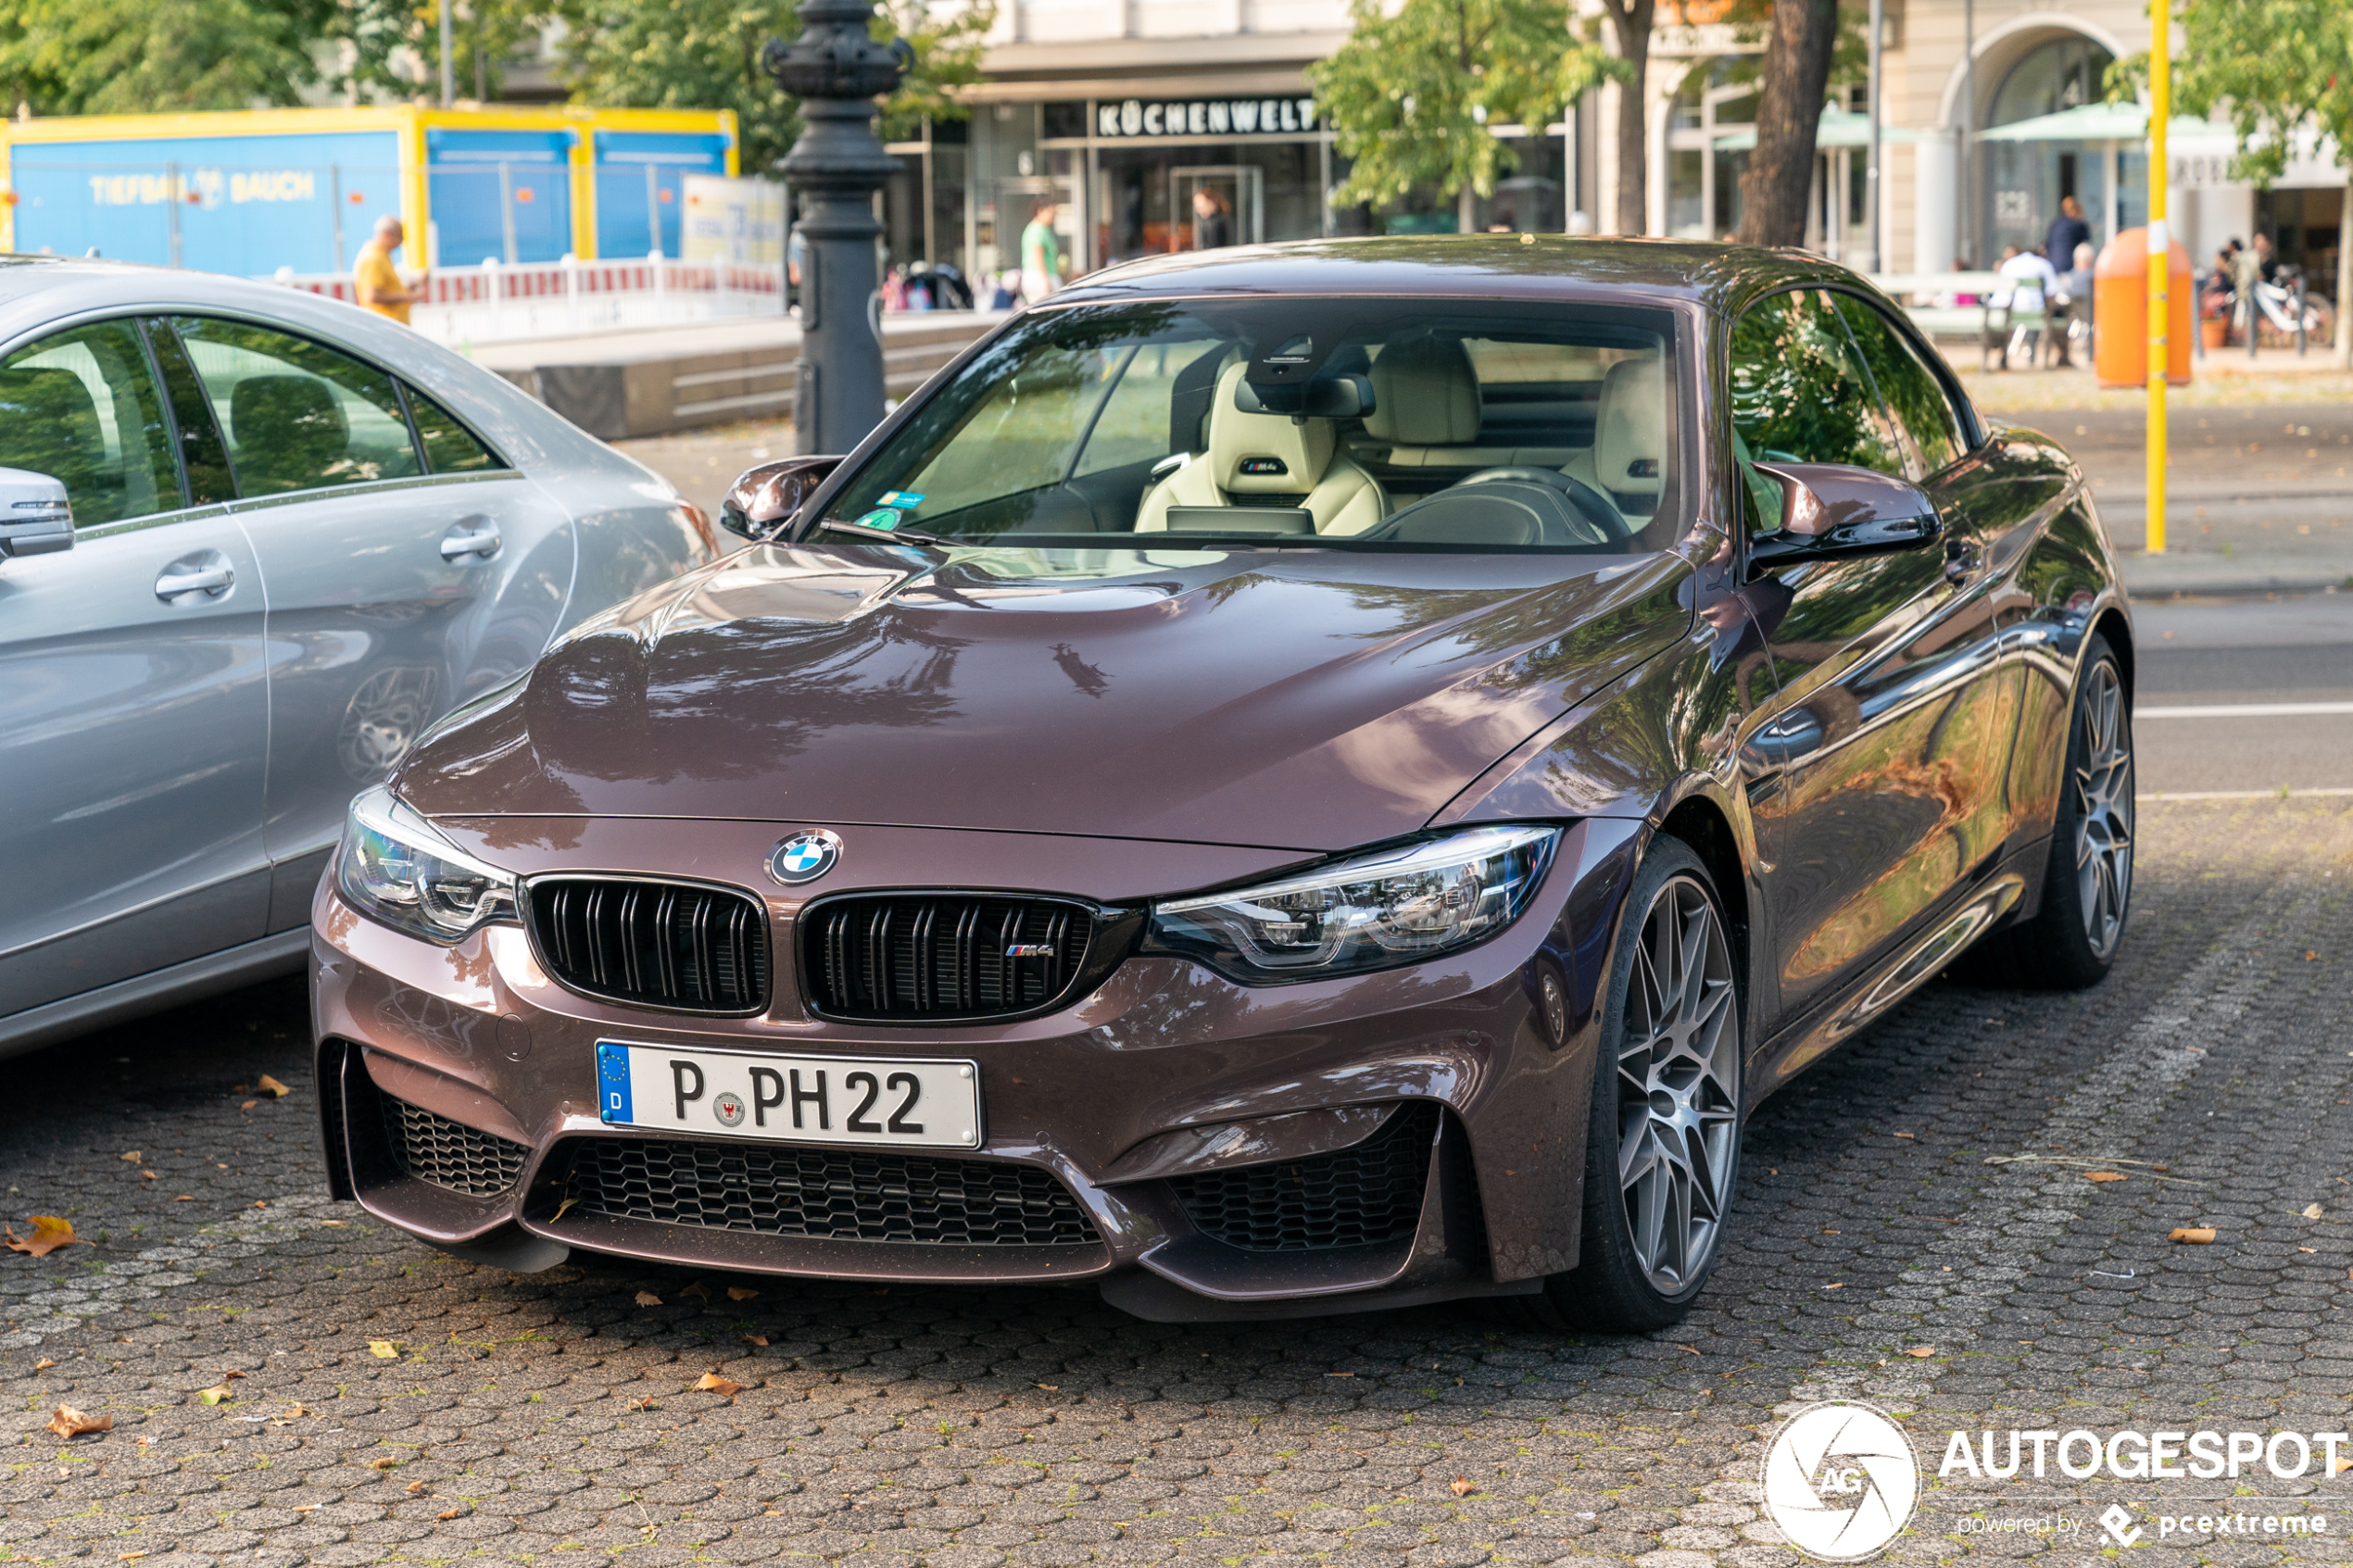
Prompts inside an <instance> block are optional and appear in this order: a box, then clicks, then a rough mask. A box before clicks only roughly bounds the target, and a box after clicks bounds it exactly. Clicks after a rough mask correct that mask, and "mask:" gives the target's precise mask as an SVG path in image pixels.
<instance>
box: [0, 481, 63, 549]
mask: <svg viewBox="0 0 2353 1568" xmlns="http://www.w3.org/2000/svg"><path fill="white" fill-rule="evenodd" d="M72 548H73V508H72V506H71V504H70V503H69V502H68V501H67V500H66V487H65V484H64V483H63V482H62V481H59V480H55V479H51V478H50V477H49V476H48V475H47V474H45V473H31V472H28V471H26V470H23V469H0V556H45V555H48V554H49V553H50V552H52V551H55V550H70V549H72Z"/></svg>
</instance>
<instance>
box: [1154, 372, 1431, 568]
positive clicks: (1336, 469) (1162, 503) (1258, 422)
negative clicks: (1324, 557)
mask: <svg viewBox="0 0 2353 1568" xmlns="http://www.w3.org/2000/svg"><path fill="white" fill-rule="evenodd" d="M1244 369H1246V367H1245V365H1244V364H1243V362H1242V361H1240V360H1239V359H1238V360H1236V361H1235V362H1234V363H1232V364H1230V365H1228V366H1227V367H1226V369H1225V370H1223V371H1222V372H1220V373H1219V375H1218V377H1217V390H1216V392H1215V393H1214V395H1212V397H1211V401H1210V405H1209V450H1208V451H1206V452H1196V453H1194V454H1193V455H1192V456H1190V457H1189V458H1186V460H1185V464H1184V466H1183V467H1182V468H1179V469H1177V470H1176V471H1175V472H1173V473H1171V474H1169V475H1168V477H1167V478H1165V479H1164V480H1162V481H1161V482H1160V483H1158V484H1155V485H1153V486H1152V487H1151V489H1149V490H1147V491H1145V492H1144V499H1143V504H1142V505H1141V506H1140V507H1139V508H1137V513H1136V532H1137V533H1163V532H1165V531H1166V529H1167V527H1168V508H1171V507H1230V506H1233V505H1235V500H1234V497H1236V496H1238V495H1241V496H1249V497H1252V499H1253V500H1255V499H1257V498H1259V497H1264V500H1263V501H1262V502H1260V504H1263V505H1290V506H1299V507H1304V508H1307V512H1308V515H1309V516H1310V517H1312V518H1314V519H1315V532H1316V533H1341V534H1346V533H1363V532H1365V530H1366V529H1368V528H1370V527H1372V526H1373V525H1374V524H1375V523H1377V522H1378V521H1381V519H1383V518H1385V517H1387V516H1388V515H1389V496H1388V495H1387V494H1386V493H1384V492H1383V491H1382V489H1381V487H1380V484H1379V483H1378V481H1377V480H1375V479H1374V478H1373V476H1372V475H1370V474H1368V473H1366V472H1365V470H1363V469H1360V468H1358V467H1357V466H1356V465H1355V463H1354V462H1353V461H1351V460H1350V459H1349V458H1347V457H1346V456H1344V455H1343V454H1341V452H1340V440H1339V433H1338V432H1337V431H1336V430H1334V428H1333V426H1332V421H1331V420H1323V419H1311V420H1293V419H1292V418H1291V417H1290V415H1288V414H1245V413H1243V412H1242V411H1241V410H1240V409H1239V408H1235V407H1234V389H1235V388H1236V387H1237V386H1239V385H1240V384H1241V379H1242V371H1243V370H1244ZM1242 504H1243V505H1249V504H1251V503H1250V502H1248V501H1245V502H1244V503H1242Z"/></svg>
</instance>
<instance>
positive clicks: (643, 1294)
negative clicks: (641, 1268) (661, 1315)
mask: <svg viewBox="0 0 2353 1568" xmlns="http://www.w3.org/2000/svg"><path fill="white" fill-rule="evenodd" d="M637 1305H639V1306H640V1307H659V1306H661V1297H659V1296H657V1295H655V1294H654V1293H653V1292H652V1291H650V1290H641V1291H639V1292H637Z"/></svg>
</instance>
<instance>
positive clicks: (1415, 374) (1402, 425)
mask: <svg viewBox="0 0 2353 1568" xmlns="http://www.w3.org/2000/svg"><path fill="white" fill-rule="evenodd" d="M1372 373H1373V411H1372V412H1371V413H1369V414H1367V415H1365V434H1367V435H1369V436H1371V437H1373V438H1374V439H1375V440H1377V441H1394V442H1396V443H1398V444H1399V445H1405V446H1460V445H1465V444H1466V443H1469V442H1473V441H1477V440H1478V425H1479V408H1478V370H1477V369H1476V368H1474V367H1473V366H1472V364H1471V359H1470V355H1469V353H1468V352H1467V351H1466V350H1465V349H1464V347H1463V341H1462V339H1460V338H1452V337H1436V336H1428V335H1424V336H1419V337H1409V338H1403V339H1400V340H1399V341H1397V342H1395V343H1392V344H1390V345H1389V346H1388V347H1386V348H1384V349H1382V350H1381V351H1380V358H1378V359H1375V360H1374V361H1373V372H1372Z"/></svg>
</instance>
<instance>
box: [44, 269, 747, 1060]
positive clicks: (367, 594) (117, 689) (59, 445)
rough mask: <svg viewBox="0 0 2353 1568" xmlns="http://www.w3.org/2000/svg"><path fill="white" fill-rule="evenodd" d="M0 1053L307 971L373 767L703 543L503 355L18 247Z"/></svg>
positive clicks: (199, 276)
mask: <svg viewBox="0 0 2353 1568" xmlns="http://www.w3.org/2000/svg"><path fill="white" fill-rule="evenodd" d="M0 469H5V470H13V471H7V472H0V1052H6V1051H12V1050H19V1049H24V1048H28V1047H31V1046H34V1045H37V1044H40V1043H42V1042H44V1041H46V1040H52V1039H56V1038H58V1037H60V1036H62V1035H69V1034H71V1033H73V1032H75V1031H77V1030H80V1029H83V1028H87V1027H90V1026H92V1025H94V1024H97V1023H101V1022H107V1021H109V1020H113V1019H119V1018H123V1017H127V1016H130V1015H132V1014H133V1013H135V1012H139V1011H142V1010H147V1009H151V1008H154V1007H157V1006H160V1005H163V1004H165V1003H168V1002H173V1001H178V1000H182V999H185V998H186V997H191V996H195V995H201V994H203V993H204V992H206V991H212V990H221V989H225V988H227V987H229V986H232V985H240V984H244V983H245V982H247V981H250V980H252V979H256V978H258V977H260V976H263V975H266V974H269V973H271V972H291V971H293V970H295V969H296V968H298V967H299V966H300V963H301V958H302V954H303V953H304V952H305V950H306V949H307V947H308V941H309V936H308V921H309V905H310V893H311V889H312V887H313V885H314V884H316V883H317V881H318V879H319V873H320V871H321V868H322V867H323V866H324V865H325V863H326V860H327V858H328V855H329V853H330V852H331V850H332V849H333V846H334V844H335V842H336V838H337V835H338V834H339V833H340V832H341V830H342V826H343V819H344V809H345V807H346V805H347V804H348V802H349V801H350V799H351V797H353V795H354V794H356V793H357V792H359V790H361V789H364V788H366V787H367V786H368V785H369V784H373V783H375V782H376V781H377V780H379V779H381V778H383V777H384V774H385V773H386V772H387V771H389V770H390V769H391V767H392V765H393V764H394V763H395V762H396V761H398V760H399V759H400V758H401V756H402V755H403V754H404V753H405V752H406V751H407V749H408V747H409V744H410V742H411V741H413V740H414V739H415V737H416V735H417V734H418V733H419V731H421V730H422V728H423V727H424V726H425V725H426V724H428V723H429V722H431V721H433V720H434V719H436V718H438V717H440V716H441V715H442V714H444V713H447V711H448V710H449V709H451V708H453V707H454V706H456V705H457V704H459V703H462V702H465V701H467V700H469V699H470V698H472V697H475V696H480V695H482V694H483V693H484V692H486V691H489V690H491V689H493V688H495V687H497V686H498V685H500V684H503V683H505V682H506V681H508V680H509V679H510V678H511V677H513V676H514V675H516V674H518V673H520V672H521V671H523V670H524V669H525V668H527V667H528V666H529V665H530V664H531V663H532V661H533V660H534V659H536V658H537V657H538V656H539V654H540V651H541V650H542V649H543V648H545V647H546V646H547V644H548V642H549V640H550V639H551V638H553V637H554V636H555V635H556V634H557V633H560V632H561V631H563V630H564V629H565V628H567V627H568V626H570V625H572V624H573V622H575V621H579V620H581V619H582V618H584V617H585V616H587V615H590V614H593V613H595V612H596V611H598V610H599V609H602V608H605V607H607V606H608V605H610V604H613V603H614V602H616V601H618V600H620V599H623V598H624V597H626V596H629V595H631V594H634V593H635V592H637V591H638V590H639V589H641V588H644V587H648V586H650V585H652V584H653V583H658V582H660V581H661V580H663V579H665V578H668V577H670V576H673V575H674V574H675V573H677V572H678V571H683V570H685V569H686V568H687V567H689V566H692V565H695V564H698V563H700V562H702V561H705V560H708V559H711V558H712V557H713V554H714V539H713V535H712V533H711V528H710V524H709V522H708V521H706V520H705V519H704V518H703V517H702V516H701V514H700V513H699V512H698V511H697V510H695V508H692V507H690V506H687V505H686V503H684V502H683V501H681V500H680V499H679V497H678V495H677V493H676V492H675V491H674V490H673V488H672V487H671V486H670V484H669V483H667V482H665V481H664V480H662V479H661V478H660V477H659V476H657V475H655V474H654V473H652V472H651V471H650V470H647V469H645V468H643V467H641V466H640V465H638V464H636V463H635V462H633V461H631V460H630V459H628V458H624V457H623V456H621V455H620V454H619V453H617V452H615V451H613V450H612V449H611V448H610V447H609V446H606V445H603V444H601V443H600V442H598V441H596V440H594V439H593V438H591V437H589V436H587V435H585V434H584V433H581V432H580V431H579V430H577V429H575V428H574V427H573V426H572V425H571V424H569V423H567V422H566V421H565V420H562V419H560V418H559V417H558V416H556V415H555V414H553V413H550V412H549V411H548V410H547V408H544V407H542V406H541V405H540V404H538V403H536V402H535V401H533V400H532V399H531V398H530V397H528V396H526V395H523V394H522V392H521V391H520V390H518V389H517V388H515V387H513V386H510V384H508V383H506V382H504V381H501V380H500V379H499V378H497V376H495V375H492V374H491V373H490V372H488V371H486V370H482V369H481V368H479V367H478V366H475V365H473V364H472V363H470V362H468V361H467V360H465V359H463V358H459V356H457V355H455V354H451V353H449V352H447V350H445V349H442V348H440V347H437V346H436V345H434V344H432V343H430V342H428V341H426V340H425V339H423V338H421V337H419V336H417V335H416V334H415V333H413V332H409V330H408V329H406V328H404V327H401V326H399V325H397V324H396V323H394V322H391V321H388V320H384V319H382V318H380V317H377V316H373V315H371V314H369V313H367V312H365V311H361V310H358V309H355V308H353V307H349V306H346V305H340V304H336V303H334V302H333V301H330V300H325V299H321V298H318V297H316V296H314V295H307V294H301V293H296V292H294V291H290V290H286V289H278V288H271V287H268V286H265V285H261V284H256V283H248V282H240V281H238V280H235V279H231V278H222V277H213V276H208V275H206V274H203V273H197V272H183V271H163V270H155V269H150V268H143V267H133V266H128V265H121V264H116V263H107V262H100V261H59V260H49V259H37V258H32V257H5V258H0ZM60 485H61V486H62V493H63V497H64V499H65V501H66V502H67V503H68V504H69V506H70V509H71V517H70V521H68V520H67V518H66V515H65V511H64V509H63V508H59V507H57V505H56V501H57V495H58V493H59V487H60ZM616 695H617V694H616Z"/></svg>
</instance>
